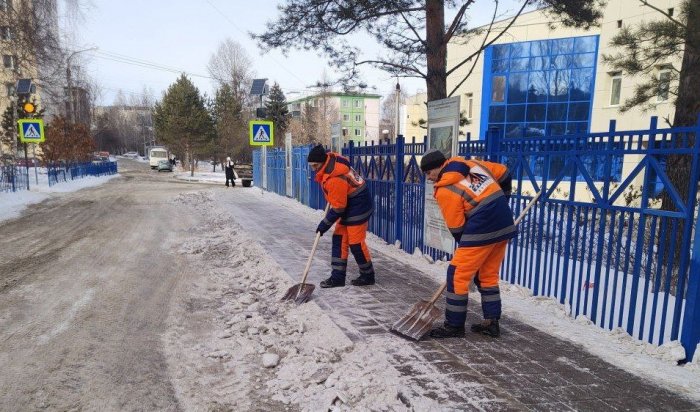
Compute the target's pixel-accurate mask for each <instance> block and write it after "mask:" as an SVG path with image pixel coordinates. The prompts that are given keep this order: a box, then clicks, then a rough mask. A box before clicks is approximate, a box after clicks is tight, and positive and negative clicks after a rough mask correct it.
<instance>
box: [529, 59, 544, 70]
mask: <svg viewBox="0 0 700 412" xmlns="http://www.w3.org/2000/svg"><path fill="white" fill-rule="evenodd" d="M545 69H549V57H547V56H535V57H530V70H545Z"/></svg>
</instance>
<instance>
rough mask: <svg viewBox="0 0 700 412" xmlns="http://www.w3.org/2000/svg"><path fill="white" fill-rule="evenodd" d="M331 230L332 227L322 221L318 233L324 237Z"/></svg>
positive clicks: (317, 228)
mask: <svg viewBox="0 0 700 412" xmlns="http://www.w3.org/2000/svg"><path fill="white" fill-rule="evenodd" d="M330 228H331V225H329V224H326V221H325V220H322V221H321V223H319V224H318V227H316V233H320V234H321V236H323V234H324V233H326V232H328V229H330Z"/></svg>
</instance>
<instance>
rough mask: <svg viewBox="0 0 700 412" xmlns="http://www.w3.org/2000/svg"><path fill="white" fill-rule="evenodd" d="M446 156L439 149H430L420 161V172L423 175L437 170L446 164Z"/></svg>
mask: <svg viewBox="0 0 700 412" xmlns="http://www.w3.org/2000/svg"><path fill="white" fill-rule="evenodd" d="M445 160H447V159H445V155H444V154H442V152H441V151H439V150H437V149H430V150H428V151H427V152H425V153H423V158H421V159H420V170H422V171H423V173H425V172H427V171H428V170H433V169H437V168H438V167H440V166H442V165H443V163H445Z"/></svg>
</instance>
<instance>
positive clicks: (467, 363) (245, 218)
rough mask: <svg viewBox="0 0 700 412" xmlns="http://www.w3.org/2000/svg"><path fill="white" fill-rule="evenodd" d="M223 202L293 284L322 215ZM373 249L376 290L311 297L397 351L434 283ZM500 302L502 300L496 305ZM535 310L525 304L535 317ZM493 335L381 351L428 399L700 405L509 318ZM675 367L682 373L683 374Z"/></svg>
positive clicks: (284, 203)
mask: <svg viewBox="0 0 700 412" xmlns="http://www.w3.org/2000/svg"><path fill="white" fill-rule="evenodd" d="M221 199H224V200H225V204H226V205H227V210H228V211H229V212H230V213H232V215H233V216H234V219H235V220H236V222H237V223H238V224H240V225H241V226H242V227H243V229H244V230H246V231H247V232H249V233H250V234H251V236H252V237H254V238H256V239H257V241H258V242H259V244H260V245H261V246H262V247H264V248H265V249H266V251H267V252H268V253H269V257H271V258H272V259H274V260H275V261H276V262H277V264H278V265H279V266H280V267H282V268H283V269H284V270H285V271H286V272H287V273H288V274H289V276H291V277H292V282H293V283H296V282H298V281H299V277H300V275H301V271H302V270H303V267H304V263H305V259H306V258H307V257H308V253H309V251H310V248H311V243H312V240H313V230H314V228H315V225H316V223H317V221H318V220H319V219H320V214H319V212H315V211H311V210H309V209H304V208H303V207H301V206H300V205H298V204H295V203H294V201H292V200H288V199H285V198H282V197H279V196H277V195H274V194H267V193H266V194H264V195H261V194H260V191H259V189H251V190H241V191H236V192H235V193H230V192H227V193H225V194H223V195H222V196H221ZM372 253H373V260H374V265H375V269H376V271H377V285H375V286H372V287H367V288H355V287H352V286H347V287H345V288H336V289H331V290H324V289H320V288H317V289H316V291H315V292H314V297H313V300H312V301H313V302H315V303H316V304H318V305H319V306H320V307H321V308H323V309H324V310H325V311H326V313H327V314H328V315H329V316H330V317H331V319H333V321H334V322H335V323H336V324H337V325H338V326H340V327H341V328H342V329H343V331H344V332H345V333H346V335H347V336H348V337H350V339H352V340H353V341H354V342H361V341H367V340H372V339H375V338H377V337H381V338H382V339H384V340H388V341H390V342H391V341H392V340H393V341H395V342H396V345H397V346H403V345H404V342H405V341H403V340H402V339H401V338H399V337H395V336H394V335H391V334H390V333H389V332H388V328H389V326H390V325H391V324H392V323H393V322H394V321H395V320H396V319H398V318H399V317H400V316H402V315H403V314H405V313H406V312H407V310H408V309H409V308H410V306H411V305H412V304H413V303H415V302H417V301H418V300H420V299H426V298H427V297H429V296H430V295H431V293H432V292H433V291H434V290H435V289H436V288H437V287H438V282H436V281H435V280H432V279H431V277H430V276H426V275H422V274H421V273H420V272H419V270H418V269H417V268H416V267H415V265H413V264H412V263H407V261H409V259H396V254H395V253H392V254H390V253H383V252H382V251H378V250H376V249H374V248H373V250H372ZM329 256H330V241H329V239H327V238H326V237H324V238H322V240H321V242H320V244H319V250H318V251H317V253H316V257H315V259H314V263H313V265H312V269H311V272H310V275H309V281H310V282H313V283H316V284H318V282H319V281H320V280H322V279H324V278H326V277H327V276H328V274H329V273H330V265H329V263H328V262H329V260H330V259H329ZM406 256H408V255H406ZM356 275H357V268H356V266H355V265H354V264H352V263H351V264H349V267H348V277H349V278H354V277H355V276H356ZM506 299H507V298H506ZM508 304H509V302H508V301H507V300H506V301H505V302H504V305H506V306H507V305H508ZM526 309H527V308H526ZM537 310H538V308H532V311H533V312H534V311H537ZM479 311H480V307H479V304H478V301H476V299H472V301H471V303H470V312H469V315H468V322H472V321H476V320H478V319H480V314H479V313H478V312H479ZM506 313H507V312H506ZM543 316H547V314H544V315H543ZM501 329H502V336H501V338H499V339H496V340H493V339H490V338H487V337H482V336H480V335H475V334H469V335H467V336H466V337H465V338H463V339H447V340H442V341H436V340H424V341H422V342H420V343H417V344H412V345H413V347H414V349H415V355H413V354H411V355H407V352H406V351H401V353H394V352H393V351H392V346H391V345H385V346H384V347H383V350H385V352H386V356H387V358H388V359H389V361H390V363H391V364H392V365H393V366H394V367H395V368H396V369H397V370H398V371H399V372H400V373H401V374H402V376H404V377H408V378H410V382H411V385H416V386H418V387H421V388H422V389H424V390H425V392H426V393H430V391H431V388H432V389H438V388H439V389H440V390H435V391H434V396H435V398H434V399H436V400H438V401H446V402H449V403H451V404H459V403H461V402H464V403H465V404H471V405H472V406H477V408H479V409H484V410H504V409H505V410H510V409H512V410H523V409H534V410H543V409H546V410H594V409H595V410H617V409H623V410H640V409H651V410H661V409H664V410H669V409H670V410H696V409H697V408H699V407H700V406H699V405H698V404H694V403H692V402H690V401H687V400H684V399H681V398H679V397H678V395H677V394H676V393H674V392H671V391H669V390H667V389H665V388H662V387H660V386H656V385H653V384H650V383H648V380H647V379H641V378H639V377H637V376H635V375H632V374H630V373H628V372H625V371H624V370H622V369H620V368H618V367H616V366H614V365H611V364H609V363H607V362H605V361H603V360H602V359H600V358H598V357H596V356H593V355H591V354H590V353H588V352H587V351H586V350H584V349H583V348H582V347H580V346H578V345H575V344H572V343H569V342H566V341H563V340H560V339H557V338H555V337H553V336H550V335H548V334H546V333H543V332H540V331H539V330H537V329H535V328H533V327H532V326H529V325H527V324H524V323H522V322H519V321H517V320H514V319H512V318H511V317H509V316H507V315H506V316H504V318H503V319H502V321H501ZM677 370H678V371H679V373H681V371H682V368H678V369H677ZM438 377H439V379H438ZM438 380H439V382H438ZM445 380H447V382H448V383H447V385H445ZM465 384H466V385H469V384H472V385H473V388H478V391H479V393H480V394H479V396H477V398H479V399H480V403H479V405H474V398H475V396H474V394H473V393H472V394H468V393H465ZM445 386H447V388H448V390H447V392H446V391H445ZM450 387H451V388H452V390H449V388H450ZM444 398H446V399H444Z"/></svg>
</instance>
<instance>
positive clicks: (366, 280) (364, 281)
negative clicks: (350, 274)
mask: <svg viewBox="0 0 700 412" xmlns="http://www.w3.org/2000/svg"><path fill="white" fill-rule="evenodd" d="M350 283H352V285H353V286H369V285H374V276H362V275H361V276H360V277H359V278H357V279H353V280H351V281H350Z"/></svg>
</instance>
